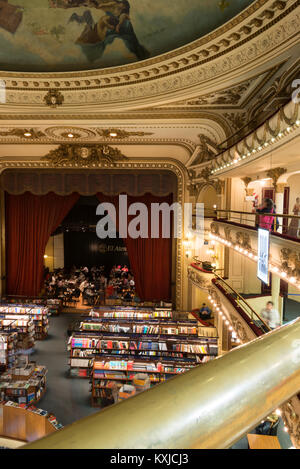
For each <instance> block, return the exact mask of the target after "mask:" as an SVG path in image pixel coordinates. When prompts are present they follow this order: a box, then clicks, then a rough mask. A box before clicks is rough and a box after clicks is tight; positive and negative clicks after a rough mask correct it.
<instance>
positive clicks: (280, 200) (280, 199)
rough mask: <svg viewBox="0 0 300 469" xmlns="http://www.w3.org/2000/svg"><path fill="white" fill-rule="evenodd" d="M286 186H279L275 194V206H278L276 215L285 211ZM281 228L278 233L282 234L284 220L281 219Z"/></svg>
mask: <svg viewBox="0 0 300 469" xmlns="http://www.w3.org/2000/svg"><path fill="white" fill-rule="evenodd" d="M285 187H286V184H277V185H276V192H275V204H276V213H283V209H284V188H285ZM278 221H279V228H278V230H277V232H278V233H282V225H283V218H281V217H279V218H278Z"/></svg>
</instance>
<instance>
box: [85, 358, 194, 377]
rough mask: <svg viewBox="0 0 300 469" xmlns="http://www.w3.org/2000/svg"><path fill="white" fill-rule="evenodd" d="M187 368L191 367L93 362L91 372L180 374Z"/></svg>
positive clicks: (149, 363)
mask: <svg viewBox="0 0 300 469" xmlns="http://www.w3.org/2000/svg"><path fill="white" fill-rule="evenodd" d="M189 368H191V366H188V365H185V366H178V365H177V364H176V363H174V364H169V363H162V362H143V361H140V360H138V361H135V360H108V361H105V360H103V361H100V360H95V362H94V369H93V372H94V374H97V373H98V372H99V373H102V372H103V371H105V370H126V371H140V372H143V371H145V372H155V373H167V372H170V373H182V372H183V371H185V370H187V369H189Z"/></svg>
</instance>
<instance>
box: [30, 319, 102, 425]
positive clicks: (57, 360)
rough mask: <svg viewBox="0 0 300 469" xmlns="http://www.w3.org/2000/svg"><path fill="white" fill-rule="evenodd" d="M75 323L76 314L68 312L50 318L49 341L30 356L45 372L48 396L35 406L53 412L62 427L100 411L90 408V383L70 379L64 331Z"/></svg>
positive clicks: (39, 343)
mask: <svg viewBox="0 0 300 469" xmlns="http://www.w3.org/2000/svg"><path fill="white" fill-rule="evenodd" d="M76 319H78V314H76V313H75V314H74V313H73V314H72V313H71V312H68V313H63V314H61V315H60V316H58V317H51V318H50V330H49V337H48V339H46V340H45V341H38V342H36V347H35V353H34V354H33V355H32V356H31V357H32V359H33V360H34V361H36V362H37V363H38V364H41V365H46V366H47V368H48V374H47V392H46V394H45V395H44V397H43V398H42V399H41V400H40V402H39V403H38V406H39V407H40V408H41V409H45V410H48V411H50V412H53V413H54V415H55V416H56V418H57V419H58V421H59V422H60V423H62V424H63V425H68V424H70V423H72V422H75V421H76V420H78V419H80V418H83V417H86V416H88V415H90V414H92V413H94V412H96V411H97V410H99V409H94V408H92V407H91V405H90V392H89V388H90V384H89V380H88V379H80V378H70V377H69V366H68V358H69V352H67V348H66V344H67V338H68V337H67V329H68V326H69V324H70V323H71V322H72V321H74V320H76Z"/></svg>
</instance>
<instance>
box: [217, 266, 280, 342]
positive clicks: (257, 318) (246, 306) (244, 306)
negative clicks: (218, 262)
mask: <svg viewBox="0 0 300 469" xmlns="http://www.w3.org/2000/svg"><path fill="white" fill-rule="evenodd" d="M214 274H215V277H216V279H215V281H214V284H215V285H216V283H217V282H221V284H222V285H223V287H225V291H226V289H227V290H229V291H230V294H231V296H232V298H233V300H235V301H236V299H237V298H238V299H239V301H240V302H241V304H239V306H240V307H242V309H243V310H244V312H245V313H246V314H247V315H248V316H249V313H248V311H250V313H251V316H250V317H251V320H252V321H257V322H256V323H255V326H256V327H258V328H259V329H261V330H262V332H263V333H265V332H269V331H271V328H270V327H269V326H268V324H267V323H266V322H265V321H264V320H263V318H262V317H261V316H260V315H259V314H258V313H257V312H256V311H255V310H254V309H253V308H252V306H250V305H249V303H248V302H247V301H246V300H245V298H244V297H243V296H242V295H240V294H239V293H238V292H237V291H236V290H235V289H234V288H232V286H231V285H229V284H228V283H227V282H226V281H225V280H224V279H223V278H222V277H220V275H218V274H217V273H216V272H214ZM260 323H262V324H263V326H264V328H262V327H261V326H260Z"/></svg>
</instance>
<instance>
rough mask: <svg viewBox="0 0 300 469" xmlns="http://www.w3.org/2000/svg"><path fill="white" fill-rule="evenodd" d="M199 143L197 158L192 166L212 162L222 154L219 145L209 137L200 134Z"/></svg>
mask: <svg viewBox="0 0 300 469" xmlns="http://www.w3.org/2000/svg"><path fill="white" fill-rule="evenodd" d="M199 141H200V143H199V145H198V152H197V156H196V157H195V160H194V161H193V163H192V165H191V166H193V165H197V164H201V163H206V162H207V161H211V160H213V159H214V158H215V157H216V155H217V154H218V153H219V152H220V149H219V147H218V145H217V143H216V142H214V141H213V140H212V139H211V138H210V137H208V136H207V135H204V134H200V135H199Z"/></svg>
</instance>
